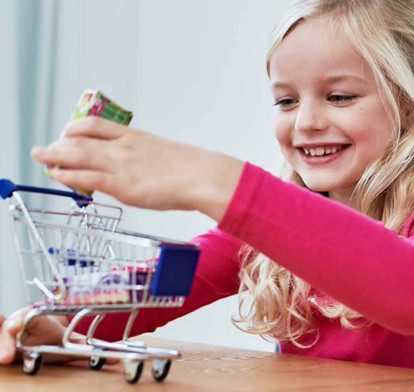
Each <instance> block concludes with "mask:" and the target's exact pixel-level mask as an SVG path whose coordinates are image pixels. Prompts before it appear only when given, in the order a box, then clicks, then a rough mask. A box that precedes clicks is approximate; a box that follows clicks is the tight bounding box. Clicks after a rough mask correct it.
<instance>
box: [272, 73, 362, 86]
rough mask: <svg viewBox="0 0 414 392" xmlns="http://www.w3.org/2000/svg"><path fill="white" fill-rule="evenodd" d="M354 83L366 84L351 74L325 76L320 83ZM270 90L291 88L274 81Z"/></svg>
mask: <svg viewBox="0 0 414 392" xmlns="http://www.w3.org/2000/svg"><path fill="white" fill-rule="evenodd" d="M349 80H350V81H355V82H358V83H363V84H365V83H366V80H365V79H363V78H361V77H359V76H356V75H351V74H344V75H331V76H326V77H324V78H323V79H322V80H321V81H322V82H328V83H338V82H343V81H349ZM271 87H272V89H278V88H289V87H291V84H290V83H287V82H280V81H275V82H273V83H272V84H271Z"/></svg>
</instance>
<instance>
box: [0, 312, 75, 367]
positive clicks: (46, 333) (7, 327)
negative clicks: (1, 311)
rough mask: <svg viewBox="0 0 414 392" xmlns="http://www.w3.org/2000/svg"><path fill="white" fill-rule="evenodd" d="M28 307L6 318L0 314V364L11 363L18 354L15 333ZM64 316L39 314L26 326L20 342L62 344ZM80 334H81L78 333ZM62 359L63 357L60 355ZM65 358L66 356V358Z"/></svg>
mask: <svg viewBox="0 0 414 392" xmlns="http://www.w3.org/2000/svg"><path fill="white" fill-rule="evenodd" d="M29 310H30V309H29V308H24V309H20V310H18V311H16V312H14V313H13V314H12V315H11V316H10V317H9V318H8V319H6V318H5V317H4V316H3V315H0V364H1V365H7V364H9V363H12V362H13V361H14V360H15V359H18V358H19V356H18V355H16V354H17V352H16V351H17V350H16V335H17V334H18V333H19V332H20V330H21V329H22V325H23V318H24V316H25V315H26V314H27V312H29ZM65 324H66V319H65V318H64V317H54V316H39V317H36V318H34V319H33V320H32V321H31V322H30V323H29V324H28V325H27V326H26V329H25V331H24V333H23V336H22V344H24V345H27V346H33V345H40V344H51V345H56V346H61V345H62V337H63V333H64V331H65V327H66V325H65ZM79 336H81V335H79ZM60 359H64V357H60ZM66 360H67V358H66Z"/></svg>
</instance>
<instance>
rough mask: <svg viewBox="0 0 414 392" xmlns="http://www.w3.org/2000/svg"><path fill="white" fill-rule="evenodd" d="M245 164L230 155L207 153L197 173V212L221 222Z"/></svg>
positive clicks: (195, 204) (194, 190) (195, 194)
mask: <svg viewBox="0 0 414 392" xmlns="http://www.w3.org/2000/svg"><path fill="white" fill-rule="evenodd" d="M243 167H244V162H243V161H240V160H239V159H236V158H233V157H230V156H228V155H225V154H222V153H219V152H213V151H207V152H206V154H205V156H203V157H202V158H201V170H200V171H197V177H198V178H197V184H198V185H197V186H196V187H195V188H194V189H193V196H192V199H193V201H194V206H195V208H194V209H196V210H198V211H200V212H202V213H203V214H205V215H207V216H209V217H210V218H212V219H214V220H215V221H217V222H219V221H220V220H221V218H222V217H223V215H224V212H225V211H226V209H227V206H228V205H229V203H230V201H231V198H232V196H233V194H234V192H235V190H236V188H237V184H238V183H239V180H240V176H241V173H242V171H243Z"/></svg>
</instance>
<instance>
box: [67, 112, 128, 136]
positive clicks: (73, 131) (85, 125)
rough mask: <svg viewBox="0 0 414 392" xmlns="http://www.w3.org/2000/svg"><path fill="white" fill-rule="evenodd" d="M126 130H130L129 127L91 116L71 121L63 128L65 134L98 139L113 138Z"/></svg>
mask: <svg viewBox="0 0 414 392" xmlns="http://www.w3.org/2000/svg"><path fill="white" fill-rule="evenodd" d="M126 131H128V127H126V126H124V125H120V124H117V123H115V122H113V121H110V120H106V119H104V118H102V117H96V116H89V117H86V118H82V119H80V120H74V121H71V122H69V123H68V124H67V125H66V127H65V129H64V130H63V136H64V137H76V136H88V137H93V138H96V139H103V140H112V139H117V138H119V137H120V136H122V135H123V134H124V133H125V132H126Z"/></svg>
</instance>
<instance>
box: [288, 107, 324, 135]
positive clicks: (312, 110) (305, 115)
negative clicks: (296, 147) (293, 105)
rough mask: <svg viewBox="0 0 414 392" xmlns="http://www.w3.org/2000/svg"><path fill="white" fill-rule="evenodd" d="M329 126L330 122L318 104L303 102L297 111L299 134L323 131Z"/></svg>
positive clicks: (296, 127)
mask: <svg viewBox="0 0 414 392" xmlns="http://www.w3.org/2000/svg"><path fill="white" fill-rule="evenodd" d="M327 126H328V121H327V119H326V116H325V114H324V112H323V110H322V108H321V105H319V104H317V103H310V102H303V101H302V102H301V103H300V104H299V108H298V110H297V115H296V121H295V129H296V130H297V131H299V132H310V131H322V130H324V129H326V128H327Z"/></svg>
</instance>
